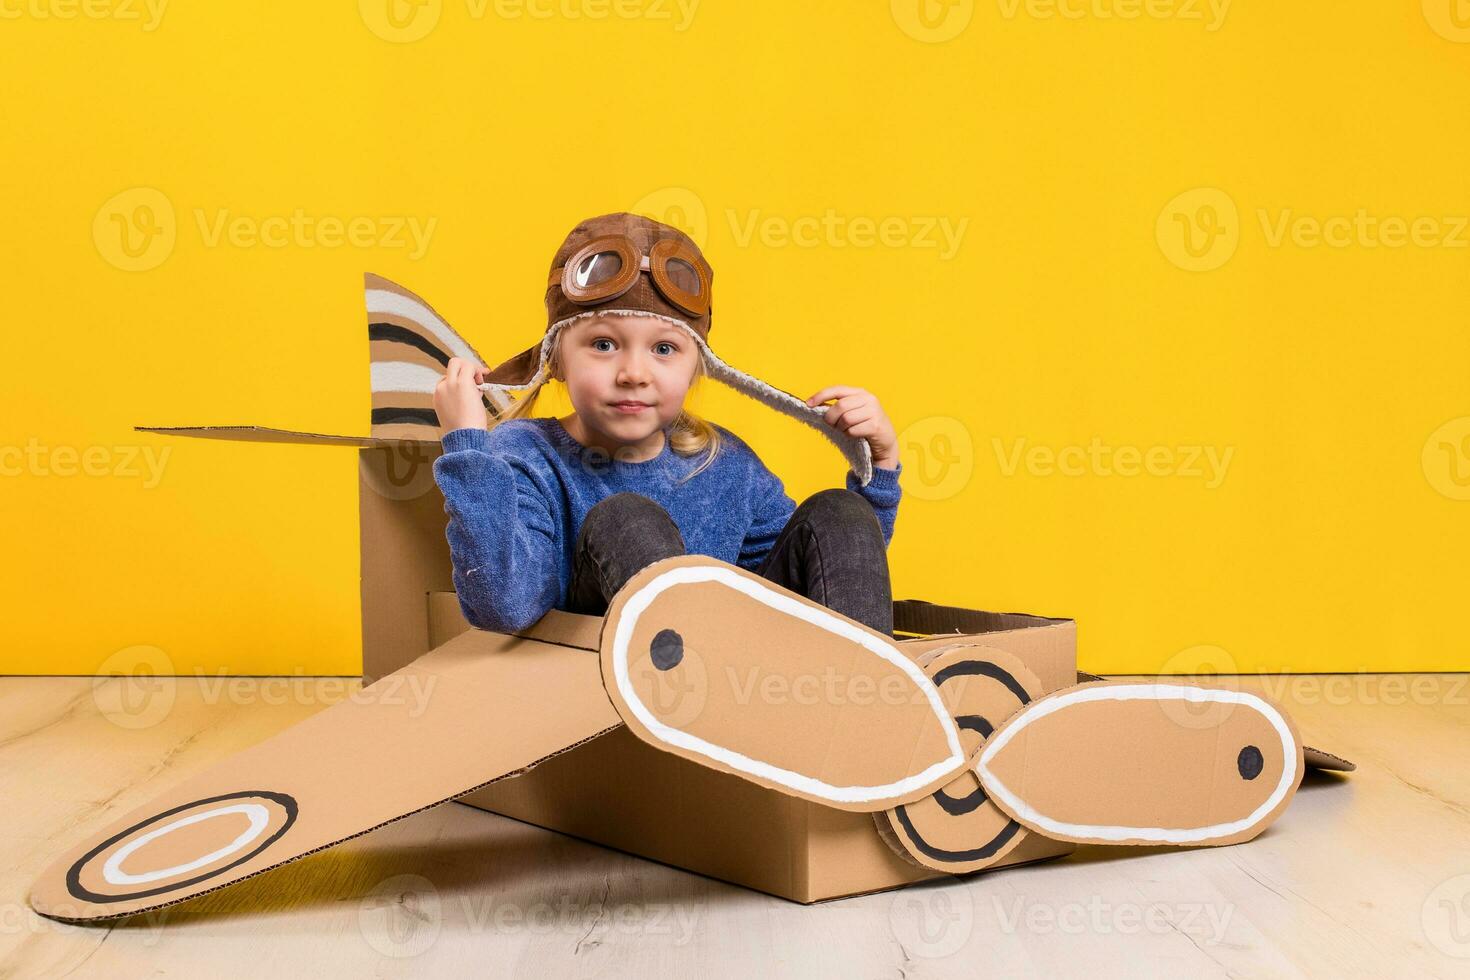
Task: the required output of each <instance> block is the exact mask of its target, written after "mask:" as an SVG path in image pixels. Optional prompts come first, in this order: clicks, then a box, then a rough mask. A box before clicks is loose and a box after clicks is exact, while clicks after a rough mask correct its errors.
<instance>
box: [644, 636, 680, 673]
mask: <svg viewBox="0 0 1470 980" xmlns="http://www.w3.org/2000/svg"><path fill="white" fill-rule="evenodd" d="M648 653H649V656H650V657H651V658H652V659H653V665H654V666H655V667H657V668H658V669H659V670H672V669H673V668H675V667H677V666H679V661H681V660H683V659H684V638H683V637H682V636H680V635H679V634H678V633H676V632H675V631H674V630H659V631H658V635H657V636H655V637H654V638H653V643H652V644H651V645H650V646H649V650H648Z"/></svg>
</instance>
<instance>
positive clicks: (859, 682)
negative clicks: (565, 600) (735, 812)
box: [601, 555, 966, 812]
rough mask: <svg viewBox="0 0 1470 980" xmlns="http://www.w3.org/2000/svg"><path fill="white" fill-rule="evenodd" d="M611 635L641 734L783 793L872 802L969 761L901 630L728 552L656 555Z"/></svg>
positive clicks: (933, 781)
mask: <svg viewBox="0 0 1470 980" xmlns="http://www.w3.org/2000/svg"><path fill="white" fill-rule="evenodd" d="M601 646H602V672H603V683H604V685H605V686H606V688H607V692H608V696H609V697H610V698H611V699H612V702H613V704H614V705H615V706H616V708H617V710H618V714H620V715H621V716H622V718H623V721H624V722H625V723H626V724H627V725H628V727H629V728H631V729H632V730H633V731H634V732H635V733H636V734H637V735H638V737H640V738H642V739H643V740H644V741H647V742H649V743H651V744H653V745H655V746H657V747H658V748H661V749H663V750H665V751H667V752H672V753H674V754H675V755H680V756H683V757H684V758H687V759H691V760H693V761H695V762H698V763H700V764H701V765H705V766H709V767H711V768H714V769H719V770H723V771H725V772H731V773H734V774H735V775H738V776H741V777H743V778H745V779H748V780H750V781H752V782H755V783H757V784H759V785H762V786H766V787H768V788H771V789H775V790H777V791H779V792H782V793H787V794H789V795H793V796H799V797H801V798H803V799H807V800H812V801H814V802H817V803H822V804H825V805H827V806H831V807H835V808H837V809H842V810H856V811H863V812H871V811H874V810H882V809H886V808H888V807H890V806H893V805H894V804H897V803H906V802H909V801H911V800H916V799H919V798H921V797H924V796H927V795H929V794H930V793H932V792H933V791H934V790H935V789H938V788H939V787H941V786H943V785H945V784H946V783H948V782H950V781H951V780H952V779H954V777H955V776H956V775H958V774H959V773H960V772H961V771H962V770H963V768H964V766H965V762H966V755H965V752H964V748H963V746H962V745H961V744H960V738H959V729H958V728H957V726H956V724H955V722H954V719H953V718H951V717H950V715H949V712H948V711H947V710H946V709H945V706H944V703H943V700H942V699H941V698H940V695H939V691H938V689H936V688H935V686H934V684H933V683H932V682H931V681H930V680H929V678H928V677H926V676H925V675H924V672H923V671H922V670H921V669H920V668H919V666H918V665H917V664H916V663H915V662H914V661H913V660H911V659H910V658H909V657H908V656H907V655H905V654H904V653H903V652H902V651H901V650H899V649H898V648H897V647H896V646H895V645H894V642H893V640H892V638H890V637H886V636H884V635H883V634H881V633H879V632H878V631H876V630H873V629H870V628H868V627H867V626H864V625H863V624H861V623H858V622H856V621H854V620H852V619H850V618H848V617H846V616H842V615H840V614H838V613H836V612H833V611H832V610H831V609H828V608H827V607H825V606H822V605H820V604H819V603H816V602H814V601H812V600H810V599H808V598H806V597H805V596H802V595H799V594H797V593H795V592H792V591H790V590H789V589H785V588H782V587H781V586H779V585H777V584H775V583H774V582H771V581H769V580H767V579H765V578H763V577H761V576H759V575H756V574H754V573H752V572H748V571H746V570H745V569H743V568H740V567H739V566H736V565H731V564H729V563H728V562H723V561H720V560H718V559H714V558H707V557H704V556H700V555H680V556H676V557H673V558H666V559H663V560H662V561H657V562H654V563H652V564H650V565H648V566H646V567H645V568H643V569H642V570H641V571H639V572H638V573H637V574H635V575H634V576H633V577H632V578H630V579H629V580H628V581H627V583H625V584H624V586H623V588H622V590H621V591H619V592H618V594H617V595H616V596H614V597H613V601H612V602H611V603H610V604H609V608H608V612H607V616H606V618H605V619H604V621H603V626H602V636H601Z"/></svg>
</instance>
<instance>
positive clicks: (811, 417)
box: [480, 310, 873, 486]
mask: <svg viewBox="0 0 1470 980" xmlns="http://www.w3.org/2000/svg"><path fill="white" fill-rule="evenodd" d="M608 314H611V315H614V316H649V317H653V318H654V319H657V320H664V321H667V322H668V323H672V324H675V325H677V326H679V327H680V328H682V329H683V330H684V332H685V333H687V334H688V335H689V336H690V337H692V338H693V339H694V340H695V341H696V342H697V343H698V344H699V350H700V353H701V354H702V355H703V356H704V361H705V366H706V367H707V368H708V369H709V373H710V376H711V377H713V378H714V379H715V380H716V381H719V382H720V383H721V384H725V385H728V386H729V387H731V388H734V389H735V390H736V391H738V392H740V393H741V394H742V395H746V396H748V397H750V398H754V399H755V400H756V401H758V402H760V403H761V404H762V405H765V406H766V407H767V408H772V409H775V410H776V411H778V412H780V413H781V414H782V415H785V416H787V417H789V418H793V419H795V420H796V421H798V422H800V423H802V424H803V425H809V426H811V427H812V428H814V429H816V430H817V431H818V432H820V433H821V434H822V435H824V436H826V437H827V439H828V440H830V441H831V442H832V444H833V445H834V446H836V447H837V448H838V450H840V451H841V452H842V455H843V456H844V457H846V458H847V463H848V466H850V467H851V468H852V471H853V473H854V474H856V476H857V478H858V483H859V484H861V485H862V486H867V485H868V483H869V481H871V480H872V479H873V450H872V447H870V446H869V445H868V440H866V439H863V438H860V437H858V436H851V435H848V434H847V433H846V432H843V431H842V430H841V429H838V428H837V427H836V426H834V425H832V424H831V423H829V422H828V421H827V420H826V414H827V409H826V408H822V407H819V406H814V405H808V404H807V403H806V402H805V401H803V400H802V399H800V398H797V397H796V396H795V395H793V394H791V393H789V392H785V391H782V390H781V389H780V388H776V387H774V386H772V385H768V384H766V383H765V382H764V381H761V380H759V379H758V378H754V377H751V376H750V375H748V374H746V373H745V372H744V371H740V370H737V369H735V368H733V367H731V366H730V365H728V364H726V363H725V362H724V361H722V360H720V358H719V357H718V356H717V355H716V354H715V352H714V351H713V350H711V349H710V346H709V344H707V343H705V341H704V338H702V337H700V336H699V334H697V333H695V332H694V329H693V328H692V327H690V326H689V324H687V323H685V322H684V321H683V320H679V319H677V318H675V317H671V316H665V315H663V314H661V313H650V312H648V311H647V310H591V311H588V312H586V313H578V314H577V315H575V316H570V317H567V318H566V319H564V320H558V321H556V322H555V323H553V324H552V325H551V326H550V327H549V328H548V329H547V331H546V336H545V337H544V338H543V339H542V341H541V351H540V357H539V359H538V361H537V365H536V373H535V374H534V375H533V376H532V377H531V380H529V381H527V382H525V383H524V384H513V385H508V384H492V383H490V382H486V383H484V384H482V385H480V388H481V389H482V390H496V391H523V390H525V389H527V388H531V387H533V386H535V385H537V384H539V383H540V382H541V379H542V377H543V376H544V375H545V374H546V361H547V357H548V355H549V354H550V352H551V344H552V341H553V340H554V339H555V337H556V334H557V331H559V330H561V328H562V327H565V326H566V325H567V324H569V323H572V322H573V321H576V320H580V319H583V318H584V317H593V316H605V315H608Z"/></svg>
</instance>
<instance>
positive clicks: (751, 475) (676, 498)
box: [434, 418, 901, 633]
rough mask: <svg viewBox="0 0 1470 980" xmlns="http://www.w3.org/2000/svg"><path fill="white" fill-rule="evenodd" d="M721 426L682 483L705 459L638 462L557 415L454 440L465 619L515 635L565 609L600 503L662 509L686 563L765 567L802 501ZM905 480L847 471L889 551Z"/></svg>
mask: <svg viewBox="0 0 1470 980" xmlns="http://www.w3.org/2000/svg"><path fill="white" fill-rule="evenodd" d="M711 424H712V425H713V424H714V423H711ZM715 428H717V429H719V431H720V433H721V435H722V436H723V437H724V442H723V444H722V445H721V447H720V451H719V453H718V454H717V455H716V457H715V459H714V460H713V461H711V463H710V464H709V465H708V466H707V467H705V468H704V470H702V471H701V472H700V473H699V475H698V476H696V477H694V478H693V479H691V480H688V481H686V482H684V483H682V484H680V483H678V482H677V481H678V480H679V478H680V477H682V476H684V475H685V474H687V473H689V472H690V471H692V470H693V469H694V468H695V467H696V466H698V465H699V462H700V461H701V460H703V458H704V455H705V454H704V453H698V454H695V455H693V456H680V455H679V454H677V453H675V452H674V451H673V449H672V448H671V447H670V446H669V444H668V442H667V440H665V443H664V448H663V451H662V452H661V453H660V454H659V455H658V456H656V457H654V458H653V459H650V460H646V461H644V462H639V463H630V462H625V461H623V460H613V459H609V458H608V455H607V454H606V453H605V452H601V451H598V450H595V449H588V448H587V447H584V446H583V445H582V444H581V443H579V442H577V441H576V440H575V439H573V438H572V436H571V434H570V433H569V432H567V430H566V428H565V427H564V426H563V425H562V424H561V421H560V420H558V419H556V418H523V419H509V420H507V421H504V422H501V423H499V424H498V425H496V426H495V428H493V429H492V430H490V431H488V432H487V431H485V430H484V429H473V428H466V429H455V430H454V431H452V432H449V433H446V434H445V435H444V437H443V439H442V445H443V448H444V453H443V455H441V456H440V457H439V458H438V459H437V460H435V461H434V480H435V482H436V483H438V485H439V489H440V490H441V491H443V493H444V510H445V512H446V513H447V514H448V515H449V526H448V528H447V529H446V531H445V534H446V536H447V537H448V539H449V551H450V556H451V557H452V559H453V563H454V575H453V578H454V587H455V589H456V590H458V593H459V606H460V609H461V610H462V611H463V612H464V616H465V619H466V620H468V621H469V623H470V625H471V626H476V627H479V628H480V629H487V630H495V631H497V632H502V633H511V632H515V631H517V630H521V629H525V628H526V627H527V626H529V625H531V624H532V623H534V622H535V621H536V620H538V619H540V618H541V617H542V616H543V615H545V614H546V612H547V611H548V610H551V609H564V608H566V605H565V603H566V601H567V590H568V586H569V584H570V582H571V571H572V559H573V557H574V556H573V550H574V548H575V547H576V543H577V535H578V533H579V532H580V531H581V528H582V521H583V519H584V518H585V517H586V516H587V512H588V511H589V510H591V509H592V506H593V505H594V504H596V503H597V502H598V501H600V500H602V499H604V498H606V497H609V496H611V495H612V494H615V493H619V492H622V491H631V492H633V493H639V494H642V495H643V496H645V497H649V498H651V499H652V500H655V501H657V502H658V503H659V504H661V505H662V506H663V508H664V509H665V510H666V511H668V513H669V516H670V517H672V518H673V519H674V523H675V524H677V525H678V527H679V533H680V534H681V535H683V538H684V545H685V549H686V551H687V552H688V553H689V554H700V555H711V556H713V557H715V558H720V559H723V560H724V561H727V562H730V563H731V564H736V565H740V566H741V567H742V568H747V569H750V570H751V571H755V570H756V569H757V568H759V566H760V564H761V562H762V561H763V560H764V559H765V557H766V555H767V554H768V553H769V552H770V550H771V547H772V546H773V545H774V544H775V542H776V538H777V536H778V535H780V533H781V531H782V529H783V528H785V526H786V521H787V519H788V518H789V517H790V516H791V514H792V512H793V511H795V510H796V502H795V501H794V500H792V499H791V497H789V496H788V495H787V494H786V490H785V487H784V486H783V485H782V483H781V480H780V478H779V477H777V476H776V475H775V474H774V473H772V472H771V471H770V470H768V469H767V468H766V466H765V464H764V463H762V462H761V460H760V457H759V456H757V455H756V454H755V452H754V451H753V450H752V449H751V448H750V447H749V446H748V445H746V443H745V442H744V441H743V440H742V439H740V438H739V437H738V436H736V435H735V434H734V433H733V432H731V431H730V430H729V429H726V428H725V427H724V426H721V425H715ZM900 469H901V466H900ZM898 477H899V469H893V470H886V469H881V468H879V467H876V466H875V467H874V468H873V478H872V480H870V481H869V482H868V485H867V486H866V487H860V486H859V485H858V478H857V475H856V474H855V473H853V472H852V471H851V470H848V472H847V487H848V489H849V490H854V491H856V492H857V493H859V494H861V495H862V496H863V497H865V498H866V499H867V500H868V502H869V503H871V504H872V505H873V511H874V513H875V514H877V515H878V523H879V525H880V526H881V527H882V529H883V540H884V542H885V544H886V543H887V542H889V541H891V540H892V538H893V523H894V518H895V517H896V516H897V513H898V501H899V497H900V494H901V490H900V487H899V483H898Z"/></svg>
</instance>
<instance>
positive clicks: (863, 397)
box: [827, 392, 868, 425]
mask: <svg viewBox="0 0 1470 980" xmlns="http://www.w3.org/2000/svg"><path fill="white" fill-rule="evenodd" d="M867 401H868V399H867V392H859V393H857V394H853V395H846V396H844V397H842V398H839V399H837V402H836V404H834V405H833V406H832V407H831V408H829V409H827V421H828V422H831V423H832V424H834V425H835V424H836V423H837V420H838V419H839V418H840V417H841V416H842V414H843V413H844V412H849V411H852V410H853V409H855V408H858V407H860V406H862V405H865V404H867Z"/></svg>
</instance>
